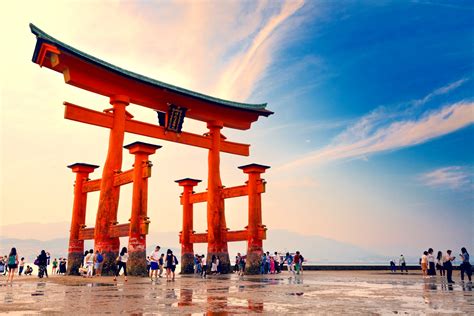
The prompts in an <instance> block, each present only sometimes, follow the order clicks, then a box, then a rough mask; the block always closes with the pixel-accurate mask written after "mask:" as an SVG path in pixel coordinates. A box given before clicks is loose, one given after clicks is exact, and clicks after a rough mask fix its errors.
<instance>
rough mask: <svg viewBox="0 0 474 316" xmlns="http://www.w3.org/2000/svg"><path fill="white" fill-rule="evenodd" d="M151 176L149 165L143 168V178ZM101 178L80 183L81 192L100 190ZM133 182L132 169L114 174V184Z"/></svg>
mask: <svg viewBox="0 0 474 316" xmlns="http://www.w3.org/2000/svg"><path fill="white" fill-rule="evenodd" d="M149 177H151V167H150V166H148V167H146V168H143V178H149ZM101 180H102V179H95V180H89V181H86V182H85V183H84V184H83V185H82V193H87V192H94V191H99V190H100V182H101ZM132 182H133V169H130V170H127V171H124V172H121V173H117V174H116V175H114V186H116V187H117V186H121V185H125V184H128V183H132Z"/></svg>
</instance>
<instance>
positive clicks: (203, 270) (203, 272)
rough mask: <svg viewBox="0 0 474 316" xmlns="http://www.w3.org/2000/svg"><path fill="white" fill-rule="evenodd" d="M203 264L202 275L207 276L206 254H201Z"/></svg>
mask: <svg viewBox="0 0 474 316" xmlns="http://www.w3.org/2000/svg"><path fill="white" fill-rule="evenodd" d="M201 266H202V272H201V277H203V278H205V277H206V273H207V262H206V257H205V256H204V255H202V256H201Z"/></svg>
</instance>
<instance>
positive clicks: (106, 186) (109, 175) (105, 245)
mask: <svg viewBox="0 0 474 316" xmlns="http://www.w3.org/2000/svg"><path fill="white" fill-rule="evenodd" d="M129 102H130V101H129V98H128V97H127V96H122V95H117V96H112V97H110V104H112V106H113V117H114V120H113V126H112V128H111V129H110V136H109V148H108V152H107V159H106V161H105V164H104V170H103V172H102V180H101V182H100V197H99V208H98V210H97V218H96V224H95V230H94V241H95V250H99V251H105V257H104V266H103V269H102V275H111V274H113V273H114V272H115V269H116V264H115V259H116V258H117V255H118V252H119V247H120V241H119V238H118V237H114V238H111V237H110V235H109V227H110V225H111V224H113V223H116V221H117V210H118V202H119V195H120V187H119V186H117V187H115V186H114V175H115V174H117V173H120V172H121V169H122V146H123V139H124V134H125V119H126V111H125V107H126V106H127V105H128V104H129Z"/></svg>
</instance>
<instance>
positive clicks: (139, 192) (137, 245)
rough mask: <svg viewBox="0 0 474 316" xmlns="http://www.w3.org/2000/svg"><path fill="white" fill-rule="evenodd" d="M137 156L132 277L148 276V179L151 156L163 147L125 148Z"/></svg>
mask: <svg viewBox="0 0 474 316" xmlns="http://www.w3.org/2000/svg"><path fill="white" fill-rule="evenodd" d="M124 148H126V149H128V150H129V152H130V153H131V154H133V155H135V161H134V164H133V195H132V216H131V218H130V231H129V239H128V253H129V256H130V257H129V261H128V264H127V269H128V273H129V274H130V275H140V276H146V275H147V270H146V235H147V233H148V224H149V223H150V221H149V220H148V216H147V205H148V177H149V176H150V174H151V163H150V161H149V160H148V156H149V155H153V154H154V153H155V151H156V150H157V149H159V148H161V146H157V145H152V144H147V143H142V142H134V143H131V144H129V145H126V146H124Z"/></svg>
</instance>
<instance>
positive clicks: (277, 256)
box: [273, 251, 281, 274]
mask: <svg viewBox="0 0 474 316" xmlns="http://www.w3.org/2000/svg"><path fill="white" fill-rule="evenodd" d="M273 258H275V271H276V273H277V274H278V273H280V272H281V270H280V256H279V255H278V252H276V251H275V253H274V255H273Z"/></svg>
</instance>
